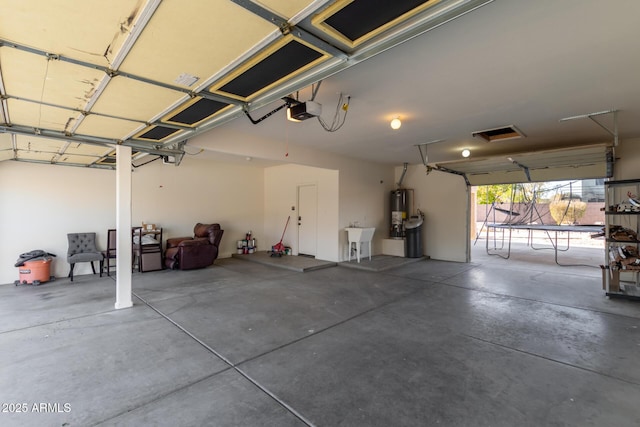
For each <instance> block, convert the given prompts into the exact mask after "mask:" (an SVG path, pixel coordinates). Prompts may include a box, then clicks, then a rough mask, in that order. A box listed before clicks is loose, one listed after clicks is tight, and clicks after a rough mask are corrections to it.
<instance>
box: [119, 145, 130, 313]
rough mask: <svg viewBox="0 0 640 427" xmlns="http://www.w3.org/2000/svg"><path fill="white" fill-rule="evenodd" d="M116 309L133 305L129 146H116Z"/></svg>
mask: <svg viewBox="0 0 640 427" xmlns="http://www.w3.org/2000/svg"><path fill="white" fill-rule="evenodd" d="M116 162H117V163H116V229H117V230H118V231H117V237H116V248H117V249H116V251H117V252H116V253H117V254H118V256H117V257H116V271H117V273H116V309H119V308H128V307H131V306H133V300H132V297H131V258H132V248H131V245H132V241H131V147H126V146H123V145H118V146H117V147H116Z"/></svg>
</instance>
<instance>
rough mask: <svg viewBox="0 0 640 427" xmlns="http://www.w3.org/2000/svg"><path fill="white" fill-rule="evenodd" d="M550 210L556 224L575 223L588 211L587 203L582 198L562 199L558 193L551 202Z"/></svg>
mask: <svg viewBox="0 0 640 427" xmlns="http://www.w3.org/2000/svg"><path fill="white" fill-rule="evenodd" d="M549 212H550V213H551V217H552V218H553V219H554V220H555V222H556V224H558V225H560V224H575V223H577V222H578V220H579V219H580V218H582V217H583V216H584V214H585V213H586V212H587V204H586V203H585V202H582V201H580V200H576V199H570V200H562V198H561V196H560V195H557V196H556V197H555V199H554V200H553V202H551V203H549Z"/></svg>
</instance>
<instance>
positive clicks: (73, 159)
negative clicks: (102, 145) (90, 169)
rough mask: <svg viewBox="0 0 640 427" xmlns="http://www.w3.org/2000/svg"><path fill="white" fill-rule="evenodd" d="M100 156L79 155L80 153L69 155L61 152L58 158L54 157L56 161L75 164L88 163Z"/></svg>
mask: <svg viewBox="0 0 640 427" xmlns="http://www.w3.org/2000/svg"><path fill="white" fill-rule="evenodd" d="M99 159H100V157H96V156H81V155H70V154H63V155H61V156H60V157H59V158H57V159H56V163H69V164H76V165H90V164H92V163H95V162H97V161H98V160H99Z"/></svg>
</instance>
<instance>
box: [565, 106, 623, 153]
mask: <svg viewBox="0 0 640 427" xmlns="http://www.w3.org/2000/svg"><path fill="white" fill-rule="evenodd" d="M604 114H613V129H609V128H608V127H607V126H605V125H604V124H602V123H600V122H599V121H598V120H596V117H598V116H601V115H604ZM576 119H590V120H591V121H592V122H594V123H595V124H597V125H598V126H600V127H601V128H602V129H604V130H605V131H607V132H608V133H609V134H610V135H611V136H612V137H613V146H614V147H617V146H618V110H606V111H598V112H596V113H589V114H582V115H579V116H572V117H565V118H564V119H560V121H561V122H566V121H569V120H576Z"/></svg>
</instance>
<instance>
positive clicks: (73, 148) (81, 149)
mask: <svg viewBox="0 0 640 427" xmlns="http://www.w3.org/2000/svg"><path fill="white" fill-rule="evenodd" d="M111 151H113V147H105V146H102V145H95V144H80V143H78V142H71V143H69V145H68V146H67V148H66V150H65V151H64V152H65V153H68V154H81V155H86V156H98V157H102V156H106V155H107V154H109V153H110V152H111Z"/></svg>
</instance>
